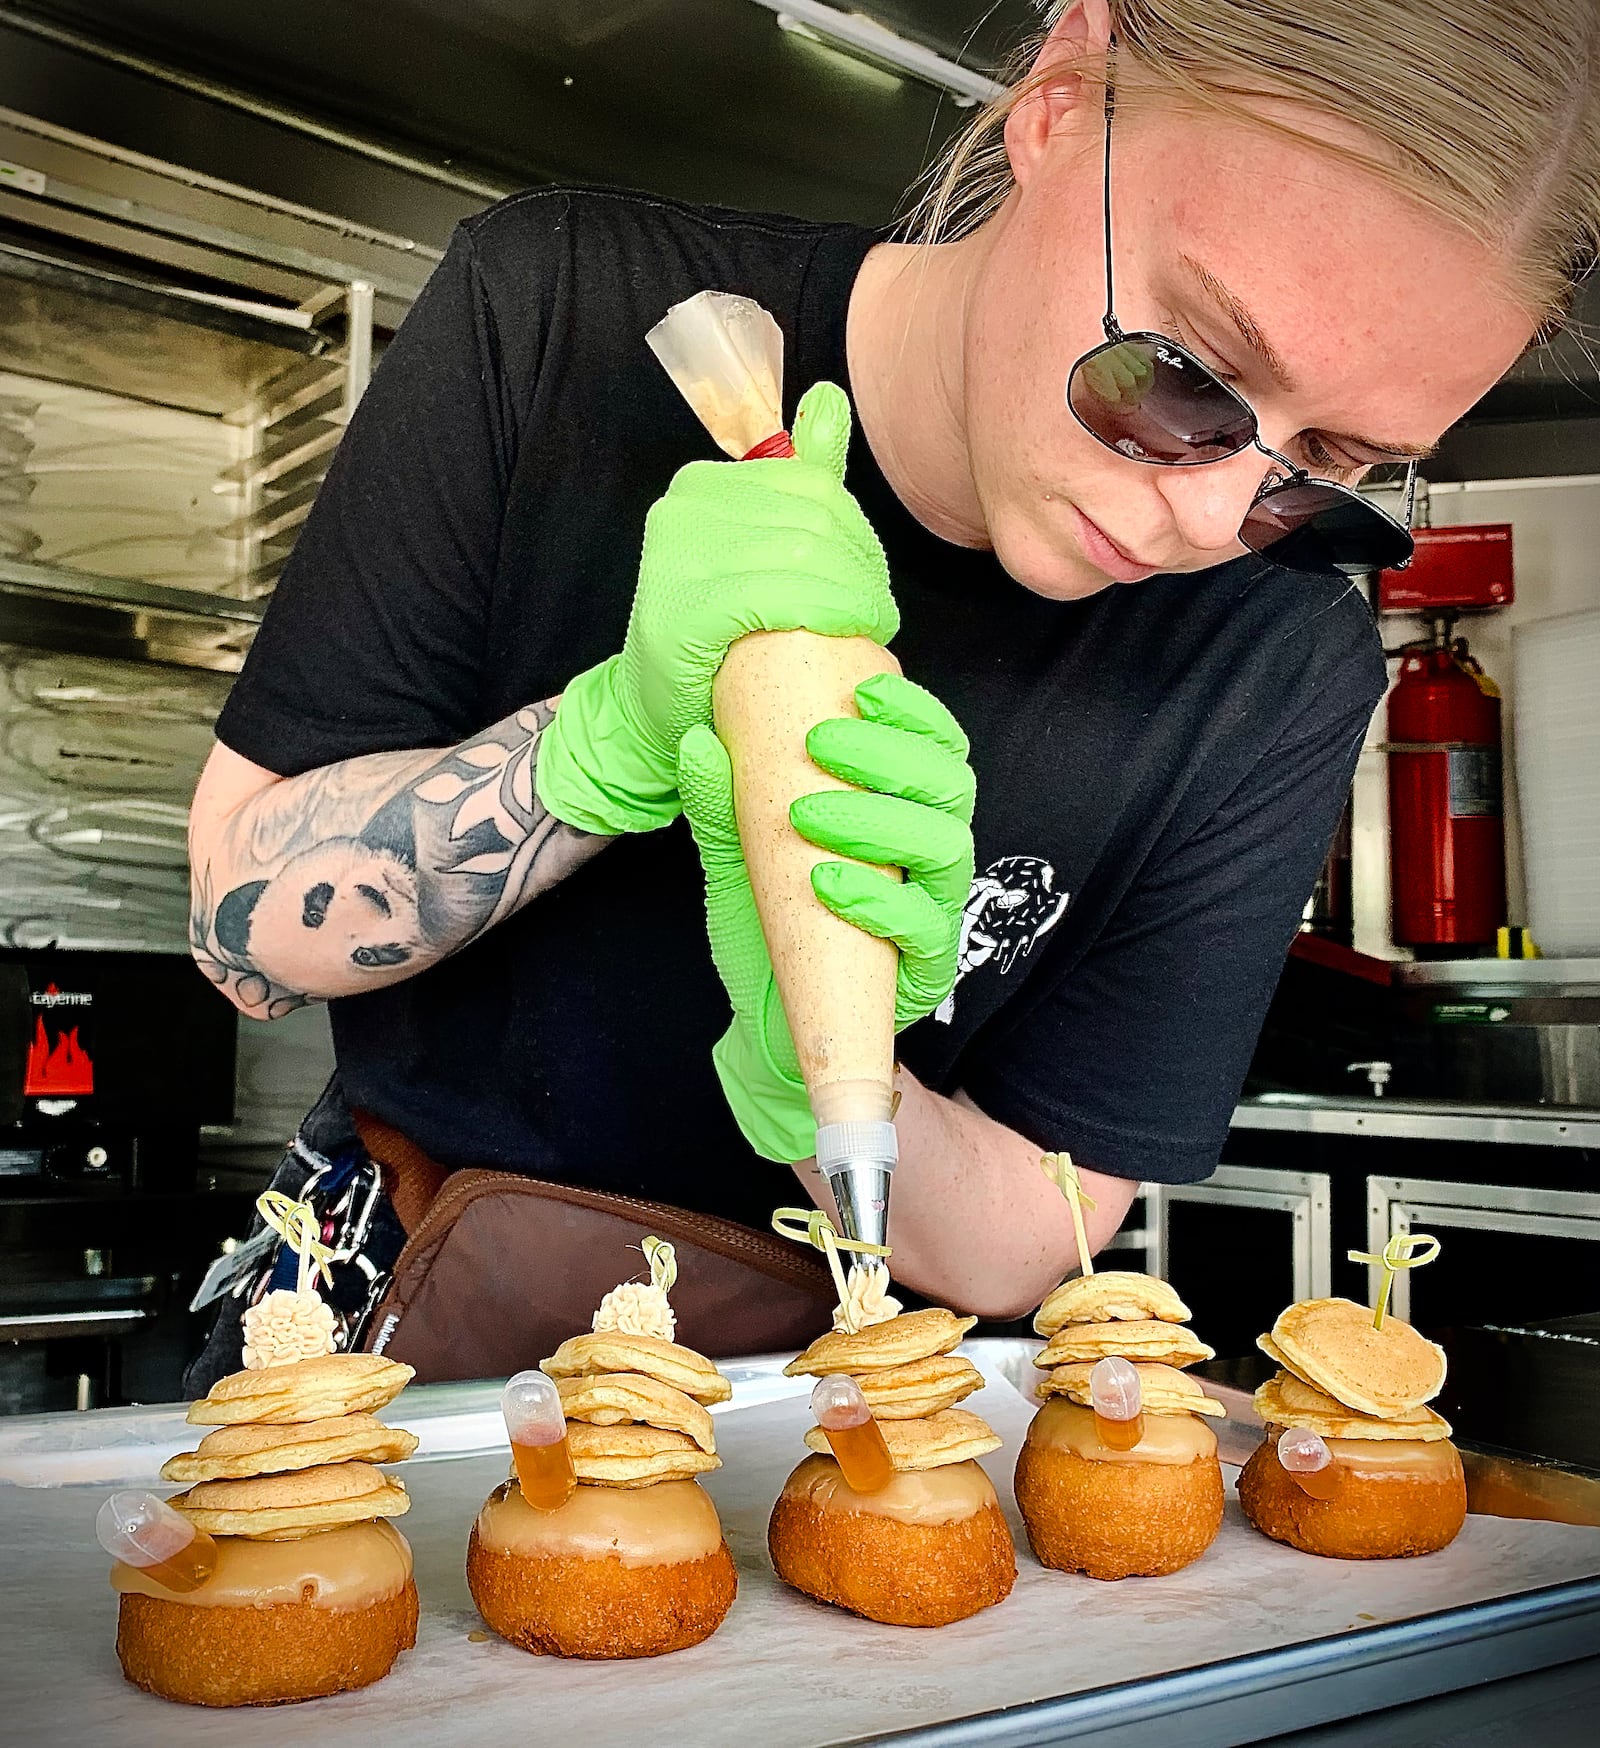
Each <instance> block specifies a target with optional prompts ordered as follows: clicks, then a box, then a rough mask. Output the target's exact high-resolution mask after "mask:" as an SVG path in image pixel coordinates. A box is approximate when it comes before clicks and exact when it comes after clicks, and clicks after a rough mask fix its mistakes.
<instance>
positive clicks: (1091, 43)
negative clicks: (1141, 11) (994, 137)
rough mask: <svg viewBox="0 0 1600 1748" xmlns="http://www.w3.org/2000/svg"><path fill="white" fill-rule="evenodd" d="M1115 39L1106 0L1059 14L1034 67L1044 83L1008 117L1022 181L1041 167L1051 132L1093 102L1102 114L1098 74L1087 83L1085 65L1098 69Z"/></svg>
mask: <svg viewBox="0 0 1600 1748" xmlns="http://www.w3.org/2000/svg"><path fill="white" fill-rule="evenodd" d="M1110 41H1111V9H1110V7H1109V5H1108V4H1107V0H1075V4H1073V5H1072V6H1069V7H1068V8H1067V10H1066V11H1065V12H1063V13H1062V14H1061V16H1060V17H1059V18H1058V19H1057V20H1056V23H1055V27H1054V28H1053V29H1052V30H1051V32H1050V34H1049V36H1048V37H1047V38H1046V39H1045V44H1044V47H1043V48H1042V49H1040V51H1039V56H1038V59H1037V60H1036V61H1035V62H1034V63H1033V66H1032V68H1031V69H1030V70H1029V73H1028V78H1029V79H1030V80H1038V81H1042V83H1041V84H1040V85H1039V88H1038V89H1037V90H1036V91H1034V92H1033V94H1032V95H1031V96H1029V97H1026V98H1024V99H1023V101H1022V102H1021V103H1019V104H1017V105H1016V106H1015V107H1014V108H1013V109H1012V111H1011V113H1010V115H1008V116H1007V117H1006V129H1005V138H1006V156H1007V157H1008V158H1009V159H1010V160H1011V174H1012V176H1013V178H1014V179H1015V180H1016V182H1017V185H1018V186H1019V187H1022V186H1025V185H1026V184H1027V183H1028V181H1029V180H1030V179H1031V178H1032V176H1033V174H1034V172H1035V171H1036V170H1037V169H1038V167H1039V163H1040V161H1041V160H1042V159H1043V157H1044V155H1045V152H1046V150H1047V149H1048V147H1049V144H1050V140H1051V136H1052V135H1053V134H1055V133H1056V131H1057V130H1058V129H1059V128H1060V127H1061V126H1062V124H1063V123H1064V122H1067V121H1069V120H1072V119H1075V118H1076V117H1077V116H1078V114H1079V113H1080V112H1081V110H1082V109H1083V107H1084V105H1085V103H1088V102H1092V103H1093V105H1094V109H1095V115H1096V118H1097V119H1098V117H1099V115H1100V112H1101V108H1102V98H1101V89H1100V83H1099V80H1098V79H1095V80H1091V81H1089V82H1088V83H1087V84H1086V83H1085V81H1084V78H1083V75H1082V72H1081V71H1080V69H1081V68H1082V67H1083V66H1084V65H1085V63H1087V64H1088V65H1089V66H1090V67H1092V68H1094V69H1096V70H1098V68H1099V67H1100V65H1101V63H1102V62H1103V60H1104V57H1105V54H1106V49H1107V46H1108V45H1109V43H1110Z"/></svg>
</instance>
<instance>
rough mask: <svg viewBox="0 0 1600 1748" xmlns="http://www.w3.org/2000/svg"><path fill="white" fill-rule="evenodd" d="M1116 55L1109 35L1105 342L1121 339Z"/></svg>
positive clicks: (1107, 43)
mask: <svg viewBox="0 0 1600 1748" xmlns="http://www.w3.org/2000/svg"><path fill="white" fill-rule="evenodd" d="M1116 54H1117V33H1116V32H1115V31H1112V33H1111V35H1110V37H1109V38H1108V39H1107V41H1106V150H1105V189H1104V194H1103V202H1104V208H1105V238H1106V314H1105V321H1104V322H1103V323H1102V326H1103V327H1104V329H1105V335H1106V338H1107V339H1108V340H1112V341H1116V340H1120V339H1121V338H1122V330H1121V328H1119V327H1118V326H1117V314H1116V310H1117V296H1116V284H1115V279H1114V275H1113V270H1112V262H1111V124H1112V122H1113V121H1114V120H1115V119H1116V114H1117V81H1116V74H1115V63H1116Z"/></svg>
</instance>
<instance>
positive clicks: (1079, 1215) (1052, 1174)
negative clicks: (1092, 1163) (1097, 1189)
mask: <svg viewBox="0 0 1600 1748" xmlns="http://www.w3.org/2000/svg"><path fill="white" fill-rule="evenodd" d="M1039 1169H1040V1170H1041V1171H1042V1172H1043V1173H1044V1175H1045V1176H1046V1177H1047V1178H1049V1180H1050V1181H1051V1183H1053V1184H1054V1185H1055V1186H1056V1188H1057V1189H1058V1190H1060V1192H1061V1193H1062V1195H1063V1196H1065V1197H1066V1199H1067V1207H1068V1208H1069V1209H1070V1210H1071V1211H1072V1235H1073V1237H1074V1238H1075V1239H1076V1240H1077V1245H1078V1269H1079V1271H1080V1272H1081V1273H1082V1274H1086V1275H1092V1274H1093V1273H1094V1258H1093V1257H1092V1256H1090V1254H1089V1234H1088V1232H1087V1231H1086V1230H1085V1229H1084V1224H1083V1210H1084V1209H1085V1208H1088V1209H1089V1210H1090V1212H1091V1213H1092V1212H1094V1211H1095V1200H1094V1197H1093V1196H1091V1195H1090V1194H1089V1193H1088V1191H1087V1190H1085V1189H1084V1187H1083V1185H1082V1183H1081V1182H1080V1181H1079V1178H1078V1168H1077V1166H1075V1165H1074V1164H1073V1163H1072V1155H1071V1154H1070V1153H1045V1154H1041V1155H1040V1158H1039Z"/></svg>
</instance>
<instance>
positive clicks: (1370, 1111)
mask: <svg viewBox="0 0 1600 1748" xmlns="http://www.w3.org/2000/svg"><path fill="white" fill-rule="evenodd" d="M1232 1127H1234V1128H1235V1129H1268V1130H1279V1131H1282V1132H1287V1133H1290V1134H1299V1135H1373V1136H1382V1137H1387V1138H1389V1139H1392V1140H1399V1141H1477V1142H1497V1143H1500V1144H1502V1145H1511V1146H1518V1147H1596V1148H1600V1110H1588V1109H1583V1108H1579V1107H1576V1106H1574V1107H1573V1108H1571V1109H1555V1108H1552V1109H1551V1110H1549V1111H1540V1110H1536V1109H1534V1108H1532V1107H1530V1106H1527V1105H1473V1106H1463V1105H1456V1104H1433V1103H1426V1102H1424V1101H1422V1100H1409V1099H1373V1098H1369V1099H1364V1100H1357V1099H1332V1098H1323V1097H1320V1096H1318V1095H1316V1094H1312V1093H1265V1094H1263V1095H1262V1096H1261V1097H1260V1098H1256V1099H1249V1100H1246V1101H1245V1103H1243V1104H1241V1105H1240V1106H1239V1107H1238V1108H1237V1110H1235V1111H1234V1113H1233V1124H1232Z"/></svg>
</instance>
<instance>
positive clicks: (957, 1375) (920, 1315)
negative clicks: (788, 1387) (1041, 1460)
mask: <svg viewBox="0 0 1600 1748" xmlns="http://www.w3.org/2000/svg"><path fill="white" fill-rule="evenodd" d="M879 1273H880V1277H881V1271H879ZM859 1278H860V1277H858V1276H857V1275H856V1274H855V1272H854V1271H852V1280H857V1279H859ZM882 1284H883V1283H882V1279H881V1278H880V1279H879V1280H878V1282H877V1285H878V1286H879V1288H880V1289H881V1286H882ZM880 1297H882V1295H881V1292H880ZM882 1302H883V1306H884V1307H885V1309H887V1310H888V1311H889V1314H888V1315H887V1316H885V1317H884V1318H883V1320H882V1321H880V1322H878V1323H874V1324H870V1325H868V1326H866V1327H864V1328H858V1329H854V1330H851V1329H845V1328H841V1327H837V1326H836V1327H835V1328H834V1329H833V1330H832V1331H831V1332H830V1333H829V1334H826V1335H822V1336H819V1337H818V1338H817V1340H816V1341H814V1342H812V1344H811V1346H810V1347H808V1348H807V1349H806V1350H805V1352H804V1353H802V1354H800V1355H799V1356H798V1357H797V1358H796V1359H794V1360H792V1361H791V1362H790V1364H789V1365H788V1366H787V1367H785V1372H786V1374H787V1375H788V1376H790V1377H801V1376H812V1377H818V1378H820V1377H825V1376H829V1375H831V1374H840V1375H843V1376H846V1377H850V1378H853V1379H854V1380H855V1381H856V1384H857V1387H858V1389H859V1390H860V1392H861V1397H862V1401H863V1404H864V1406H865V1407H866V1408H867V1409H870V1411H871V1415H872V1418H873V1419H874V1420H875V1421H876V1423H877V1427H878V1431H879V1432H880V1433H881V1435H882V1439H883V1447H884V1450H885V1452H886V1455H887V1459H888V1462H889V1464H890V1465H892V1469H893V1474H892V1478H891V1479H890V1480H889V1481H888V1483H887V1485H886V1486H883V1487H882V1488H880V1489H878V1490H877V1491H876V1492H869V1493H863V1492H858V1491H857V1490H856V1489H855V1488H853V1487H851V1486H850V1484H849V1482H848V1481H847V1480H846V1479H845V1475H844V1472H843V1471H842V1470H841V1468H840V1466H839V1463H838V1461H837V1459H836V1458H835V1457H834V1456H833V1455H832V1454H831V1453H830V1447H829V1444H828V1440H827V1436H826V1434H825V1433H824V1432H823V1430H822V1429H821V1428H820V1427H817V1426H813V1427H812V1428H811V1429H810V1430H809V1431H808V1432H807V1433H806V1435H805V1442H806V1444H807V1445H808V1446H809V1447H810V1448H811V1450H812V1451H813V1453H815V1454H813V1455H812V1456H809V1457H807V1458H805V1460H804V1461H803V1462H802V1463H801V1464H800V1466H799V1467H798V1468H797V1469H796V1470H795V1471H794V1472H793V1474H791V1475H790V1476H789V1479H788V1480H787V1481H786V1482H785V1483H784V1487H783V1491H782V1492H781V1493H780V1494H779V1495H778V1499H777V1502H776V1503H775V1504H774V1506H773V1508H772V1516H771V1518H770V1519H769V1521H768V1525H767V1548H768V1551H769V1552H770V1553H771V1555H772V1564H773V1567H774V1568H775V1570H776V1571H777V1574H778V1576H779V1577H780V1578H781V1579H783V1581H784V1582H785V1583H786V1584H790V1585H792V1586H793V1587H794V1588H795V1589H796V1590H799V1591H803V1592H804V1593H805V1594H806V1595H807V1596H810V1597H813V1598H814V1599H815V1600H816V1601H818V1602H827V1603H832V1604H833V1605H834V1606H835V1607H836V1608H845V1609H849V1610H851V1611H852V1612H853V1613H855V1614H859V1615H865V1616H866V1617H867V1618H868V1619H869V1620H875V1621H883V1622H884V1623H885V1624H887V1625H889V1626H897V1627H943V1626H948V1625H950V1623H951V1622H952V1621H959V1620H964V1619H966V1617H967V1616H968V1615H973V1614H976V1613H977V1612H978V1611H979V1610H980V1609H985V1608H989V1607H991V1606H992V1605H993V1604H995V1603H997V1602H1001V1601H1003V1600H1004V1599H1005V1597H1007V1596H1008V1595H1010V1593H1011V1587H1012V1585H1013V1584H1014V1583H1015V1582H1016V1576H1017V1559H1016V1551H1015V1549H1014V1548H1013V1546H1012V1542H1011V1531H1010V1528H1009V1527H1008V1526H1007V1524H1006V1520H1005V1517H1004V1515H1003V1514H1002V1512H1001V1510H1000V1502H999V1500H998V1498H997V1497H996V1495H995V1490H994V1485H993V1483H992V1482H991V1481H990V1480H989V1477H988V1476H987V1475H986V1474H985V1473H984V1472H983V1470H982V1468H980V1467H979V1465H978V1463H977V1461H976V1459H977V1458H978V1457H981V1456H986V1455H987V1454H988V1453H989V1452H990V1451H993V1450H996V1449H998V1447H999V1444H1000V1440H999V1439H998V1438H997V1437H996V1436H995V1434H994V1432H993V1430H992V1429H991V1428H990V1427H989V1425H988V1423H987V1422H986V1421H984V1420H982V1419H981V1418H980V1417H979V1416H978V1415H976V1414H973V1413H970V1412H969V1411H968V1410H966V1409H964V1408H957V1407H954V1406H953V1404H954V1403H955V1402H957V1401H960V1400H962V1399H964V1398H965V1397H967V1396H969V1395H971V1394H972V1393H973V1392H974V1391H976V1390H977V1389H979V1388H980V1387H981V1385H982V1382H983V1380H982V1377H981V1375H980V1374H979V1372H978V1369H977V1367H975V1366H974V1365H973V1364H972V1363H971V1361H969V1360H965V1359H962V1358H960V1357H959V1356H957V1355H955V1353H954V1351H953V1350H954V1349H955V1348H956V1346H957V1345H958V1343H959V1342H960V1341H961V1338H962V1337H963V1336H964V1335H965V1334H966V1333H967V1331H968V1330H969V1329H970V1328H971V1327H972V1324H973V1321H974V1320H973V1319H972V1318H970V1317H956V1316H954V1315H952V1314H951V1313H950V1312H949V1311H946V1310H943V1309H940V1308H938V1307H933V1308H930V1309H928V1310H925V1311H913V1312H910V1313H907V1314H904V1315H901V1314H900V1312H899V1306H898V1303H897V1302H896V1301H894V1300H892V1299H888V1298H886V1297H884V1298H883V1301H882Z"/></svg>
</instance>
